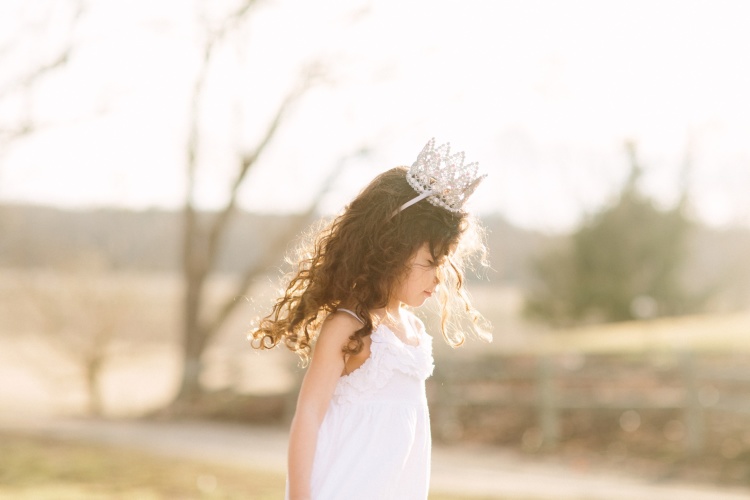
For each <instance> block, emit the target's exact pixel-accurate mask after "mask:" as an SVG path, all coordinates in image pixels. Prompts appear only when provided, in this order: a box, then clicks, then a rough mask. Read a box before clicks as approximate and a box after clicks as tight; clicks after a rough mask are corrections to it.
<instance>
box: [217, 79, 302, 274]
mask: <svg viewBox="0 0 750 500" xmlns="http://www.w3.org/2000/svg"><path fill="white" fill-rule="evenodd" d="M308 86H309V81H308V80H307V79H306V80H305V81H304V82H302V83H301V84H300V85H299V86H297V87H296V88H295V89H293V90H292V91H291V92H290V93H289V94H288V95H287V96H286V97H285V98H284V100H283V101H282V103H281V105H280V106H279V107H278V109H277V110H276V115H275V116H274V118H273V120H272V121H271V123H270V124H269V126H268V128H267V129H266V132H265V134H264V136H263V138H262V139H261V140H260V141H259V143H258V145H257V146H256V147H255V150H254V151H253V152H252V153H250V154H246V155H244V156H243V157H242V159H241V161H240V167H239V169H238V171H237V176H236V177H235V179H234V182H233V183H232V187H231V190H230V193H229V199H228V200H227V203H226V205H225V207H224V209H223V210H222V211H221V212H220V213H219V214H218V215H217V216H216V219H215V220H214V223H213V225H212V227H211V232H210V235H209V238H208V245H207V248H206V253H207V258H208V260H209V261H210V262H211V263H213V262H214V261H215V260H216V258H217V256H218V249H219V243H220V239H221V236H222V235H223V234H224V231H225V229H226V226H227V224H228V222H229V219H230V217H231V215H232V213H233V211H234V208H235V206H236V204H237V194H238V192H239V188H240V186H241V185H242V182H243V181H244V180H245V178H246V177H247V173H248V172H249V171H250V168H251V167H252V166H253V165H255V163H256V162H257V160H258V157H260V155H261V154H262V153H263V151H265V149H266V148H267V147H268V144H269V143H270V142H271V140H272V139H273V137H274V135H275V134H276V132H277V130H278V128H279V125H280V124H281V122H282V121H283V118H284V116H285V115H286V113H287V111H288V109H289V108H290V107H291V106H292V104H293V103H294V102H295V101H297V99H299V97H300V96H301V95H302V94H303V93H304V91H305V90H306V88H307V87H308Z"/></svg>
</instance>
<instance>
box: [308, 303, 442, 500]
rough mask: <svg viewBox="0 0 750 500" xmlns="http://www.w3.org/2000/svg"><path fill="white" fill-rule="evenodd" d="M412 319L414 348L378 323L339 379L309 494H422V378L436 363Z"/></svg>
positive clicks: (425, 446)
mask: <svg viewBox="0 0 750 500" xmlns="http://www.w3.org/2000/svg"><path fill="white" fill-rule="evenodd" d="M339 310H340V311H341V309H339ZM345 312H348V313H350V314H352V315H353V313H352V312H351V311H348V310H347V311H345ZM415 319H416V318H415ZM416 322H417V323H418V324H419V345H418V346H411V345H408V344H405V343H404V342H402V341H401V340H400V339H399V338H398V337H396V335H395V334H394V333H393V331H391V330H390V329H389V328H388V327H387V326H385V325H383V324H381V325H380V326H378V327H377V328H376V329H375V331H373V332H372V334H371V338H372V343H371V346H370V356H369V358H367V360H366V361H365V362H364V364H363V365H362V366H360V367H359V368H357V369H356V370H354V371H353V372H352V373H350V374H348V375H344V376H342V377H341V378H340V379H339V381H338V384H337V385H336V389H335V390H334V393H333V398H332V399H331V403H330V405H329V407H328V411H327V413H326V415H325V417H324V419H323V423H322V424H321V427H320V431H319V433H318V441H317V448H316V450H315V459H314V462H313V469H312V480H311V493H312V498H313V500H402V499H403V500H422V499H426V498H427V493H428V490H429V483H430V453H431V437H430V416H429V413H428V410H427V398H426V395H425V380H426V379H427V378H428V377H429V376H430V375H431V374H432V370H433V367H434V365H433V358H432V337H430V336H429V335H427V333H425V331H424V325H423V324H422V323H421V321H419V320H418V319H416Z"/></svg>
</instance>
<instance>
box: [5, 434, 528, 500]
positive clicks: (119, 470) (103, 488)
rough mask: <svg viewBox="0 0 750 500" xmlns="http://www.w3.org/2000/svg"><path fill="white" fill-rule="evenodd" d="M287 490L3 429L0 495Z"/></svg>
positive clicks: (224, 498)
mask: <svg viewBox="0 0 750 500" xmlns="http://www.w3.org/2000/svg"><path fill="white" fill-rule="evenodd" d="M283 491H284V477H283V476H282V475H280V474H277V473H268V472H263V471H258V470H247V469H242V468H239V467H228V466H223V465H216V464H211V463H201V462H197V461H191V460H175V459H172V458H170V459H165V458H163V457H158V456H155V455H150V454H146V453H142V452H136V451H131V450H123V449H118V448H113V447H109V446H103V445H92V444H82V443H75V442H68V441H57V440H51V439H42V438H36V437H29V436H19V435H12V434H0V500H114V499H122V500H160V499H169V500H172V499H174V500H178V499H179V500H189V499H200V500H234V499H237V500H240V499H242V500H247V499H252V500H272V499H273V500H277V499H279V498H282V497H283V493H282V492H283ZM430 498H431V499H432V500H460V499H461V498H464V499H465V498H466V497H465V496H461V497H459V496H450V495H441V494H433V495H430ZM475 500H490V498H487V497H485V498H483V499H482V498H475ZM495 500H521V499H510V498H503V499H501V498H499V497H496V498H495ZM527 500H528V499H527Z"/></svg>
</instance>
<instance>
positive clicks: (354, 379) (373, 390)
mask: <svg viewBox="0 0 750 500" xmlns="http://www.w3.org/2000/svg"><path fill="white" fill-rule="evenodd" d="M370 337H371V339H372V343H371V344H370V356H369V357H368V358H367V360H366V361H365V362H364V364H362V366H360V367H359V368H357V369H356V370H354V371H353V372H352V373H350V374H348V375H344V376H342V377H341V378H340V379H339V381H338V384H337V385H336V389H335V391H334V393H333V403H334V404H342V403H345V402H348V403H356V402H366V401H370V402H372V401H377V400H380V399H386V400H394V399H403V400H404V401H406V402H408V401H412V402H413V401H414V400H415V398H414V396H423V395H424V390H423V389H424V381H425V380H426V379H427V378H428V377H429V376H430V375H432V370H433V368H434V363H433V358H432V337H430V336H429V335H427V334H426V333H424V330H422V331H421V332H420V335H419V345H417V346H412V345H409V344H406V343H404V342H403V341H401V339H399V338H398V337H396V334H394V333H393V331H391V330H390V329H389V328H388V327H387V326H386V325H383V324H381V325H380V326H379V327H378V328H376V329H375V331H373V332H372V334H371V335H370ZM405 377H406V379H412V380H405ZM401 384H405V385H407V386H414V385H416V386H418V387H417V389H420V388H421V389H422V391H421V393H420V394H412V393H410V392H409V391H405V390H403V388H402V387H400V386H401Z"/></svg>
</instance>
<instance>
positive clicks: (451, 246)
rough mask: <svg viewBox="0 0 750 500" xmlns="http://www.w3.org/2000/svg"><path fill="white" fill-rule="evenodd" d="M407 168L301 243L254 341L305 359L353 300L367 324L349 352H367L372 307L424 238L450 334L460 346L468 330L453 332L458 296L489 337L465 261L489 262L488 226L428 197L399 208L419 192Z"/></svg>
mask: <svg viewBox="0 0 750 500" xmlns="http://www.w3.org/2000/svg"><path fill="white" fill-rule="evenodd" d="M406 171H407V169H406V167H396V168H393V169H391V170H388V171H386V172H384V173H382V174H380V175H379V176H377V177H376V178H375V179H373V181H372V182H370V184H369V185H368V186H367V187H365V189H363V190H362V192H361V193H360V194H359V195H358V196H357V197H356V198H355V199H354V200H353V201H352V202H351V203H350V204H349V205H348V206H347V207H346V208H345V209H344V212H343V213H342V214H341V215H339V216H337V217H335V218H334V219H333V220H331V221H330V222H328V223H325V224H324V225H323V226H322V227H321V228H320V229H317V230H315V231H314V234H313V235H312V237H310V238H308V241H309V243H307V244H305V243H303V244H302V245H301V246H300V248H299V249H298V255H297V256H296V257H297V258H296V259H293V262H296V263H297V269H296V270H295V271H294V272H293V273H292V274H291V275H289V276H288V277H287V278H286V283H287V285H286V288H285V290H284V291H283V295H281V297H280V298H278V299H277V300H276V302H275V304H274V306H273V309H272V311H271V313H270V314H269V315H268V316H266V317H265V318H263V319H262V320H261V321H260V323H259V324H258V325H257V327H256V328H254V329H253V330H252V331H251V333H250V335H249V336H248V338H251V339H252V342H253V346H254V347H256V348H259V349H270V348H273V347H275V346H277V345H278V344H279V343H281V342H283V343H284V344H285V345H286V346H287V347H288V348H289V349H290V350H292V351H294V352H296V353H297V354H299V355H300V357H301V358H302V360H303V363H306V362H307V360H308V358H309V356H310V352H311V347H312V344H313V343H314V341H315V338H316V335H317V333H318V331H319V328H320V326H321V323H322V321H323V320H324V319H325V317H326V316H327V315H328V314H330V313H331V312H334V311H336V309H337V308H339V307H346V308H349V309H352V310H353V311H354V312H356V313H357V315H358V316H359V317H360V318H362V321H363V322H364V324H363V325H362V327H361V328H360V329H358V330H357V331H355V332H354V333H353V334H352V336H351V337H350V338H349V342H348V343H347V345H345V346H344V348H343V353H344V355H347V354H354V353H358V352H360V351H361V349H362V347H363V340H362V339H363V338H364V337H366V336H367V335H370V333H372V331H373V317H372V315H371V314H370V311H372V310H374V309H378V308H382V307H385V306H386V305H387V304H388V302H389V299H390V298H391V294H392V293H393V290H394V287H395V285H396V284H397V283H398V282H399V279H400V278H402V277H404V276H405V275H406V273H407V272H408V264H409V259H410V257H411V256H412V255H413V254H414V253H415V252H416V251H417V249H419V248H420V247H421V246H422V245H424V244H425V243H427V244H428V245H429V249H430V252H431V254H432V257H433V259H434V260H435V262H437V263H438V264H439V271H440V282H441V286H439V287H438V294H437V295H438V299H439V300H438V301H439V303H440V305H441V323H440V325H441V330H442V334H443V336H444V338H445V340H446V341H447V342H448V344H449V345H451V346H453V347H456V346H459V345H461V344H462V343H463V342H464V339H465V334H464V333H463V332H462V331H460V330H458V329H456V330H454V331H449V330H450V329H449V324H451V322H450V321H449V319H450V317H451V309H453V308H454V305H455V304H456V302H459V303H461V305H462V307H460V309H461V310H462V311H463V312H465V313H467V316H468V318H470V320H471V324H472V329H473V330H475V332H476V333H478V334H479V336H480V337H482V338H487V337H488V335H489V334H488V333H487V332H486V330H485V329H484V327H483V323H482V322H483V318H482V317H481V315H480V314H479V313H478V312H477V311H476V310H475V309H474V308H473V307H472V305H471V302H470V300H469V298H468V296H467V294H466V293H465V291H464V288H463V284H464V267H465V266H466V265H467V264H469V263H474V260H478V262H479V263H481V264H482V265H486V258H485V257H486V249H485V246H484V244H483V237H482V236H483V235H482V232H481V228H480V226H479V224H478V223H477V221H476V220H475V219H474V218H473V217H471V216H470V215H469V214H468V213H466V212H463V211H461V212H458V213H454V212H450V211H448V210H445V209H443V208H440V207H436V206H434V205H432V204H431V203H429V202H428V201H427V200H422V201H420V202H418V203H416V204H414V205H412V206H410V207H408V208H406V209H405V210H402V211H400V212H397V210H398V208H399V207H400V206H401V205H402V204H404V203H405V202H407V201H409V200H411V199H412V198H414V197H415V196H416V195H417V193H416V192H415V191H414V189H413V188H412V187H411V186H410V185H409V184H408V182H407V181H406ZM470 257H479V259H474V260H472V259H471V258H470ZM456 299H458V301H456Z"/></svg>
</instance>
